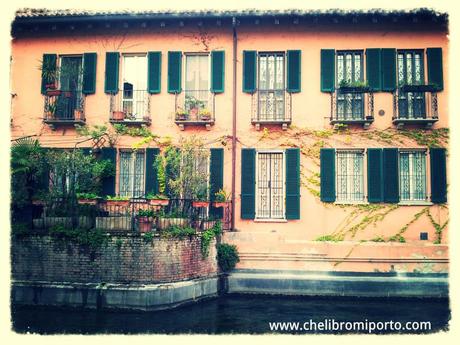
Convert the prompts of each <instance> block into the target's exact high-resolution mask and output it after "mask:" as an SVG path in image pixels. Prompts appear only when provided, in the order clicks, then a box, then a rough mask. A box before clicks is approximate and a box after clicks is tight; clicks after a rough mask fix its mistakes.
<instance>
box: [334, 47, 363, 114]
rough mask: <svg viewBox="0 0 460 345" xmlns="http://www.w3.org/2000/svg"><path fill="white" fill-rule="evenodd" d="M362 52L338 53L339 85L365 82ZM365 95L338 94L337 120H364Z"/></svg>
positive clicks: (339, 92)
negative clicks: (343, 82) (344, 82)
mask: <svg viewBox="0 0 460 345" xmlns="http://www.w3.org/2000/svg"><path fill="white" fill-rule="evenodd" d="M362 60H363V59H362V52H337V85H340V84H341V83H342V81H346V82H348V83H354V82H357V81H362V80H363V73H362V66H363V64H362ZM363 118H364V94H362V93H346V92H341V91H340V90H339V91H338V92H337V119H338V120H362V119H363Z"/></svg>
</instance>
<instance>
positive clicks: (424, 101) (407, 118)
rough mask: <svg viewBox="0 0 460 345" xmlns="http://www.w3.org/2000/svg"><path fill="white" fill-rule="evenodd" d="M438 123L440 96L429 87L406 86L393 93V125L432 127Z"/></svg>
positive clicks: (399, 126)
mask: <svg viewBox="0 0 460 345" xmlns="http://www.w3.org/2000/svg"><path fill="white" fill-rule="evenodd" d="M436 121H438V94H437V92H436V91H435V90H434V89H433V88H429V87H428V86H427V85H406V86H402V87H400V88H398V89H396V90H395V92H394V93H393V123H394V124H395V125H396V126H397V127H398V128H402V127H403V126H404V125H406V124H415V125H425V126H426V127H428V128H429V127H431V126H432V125H433V123H435V122H436Z"/></svg>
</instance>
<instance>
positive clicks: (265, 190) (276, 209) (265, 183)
mask: <svg viewBox="0 0 460 345" xmlns="http://www.w3.org/2000/svg"><path fill="white" fill-rule="evenodd" d="M256 171H257V174H256V176H257V177H256V218H268V219H284V180H285V178H284V153H283V152H257V160H256ZM243 178H244V177H243Z"/></svg>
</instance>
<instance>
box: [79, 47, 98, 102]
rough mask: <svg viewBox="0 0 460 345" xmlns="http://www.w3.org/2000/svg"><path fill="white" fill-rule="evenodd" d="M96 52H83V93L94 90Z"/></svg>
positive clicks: (89, 92) (88, 93) (86, 93)
mask: <svg viewBox="0 0 460 345" xmlns="http://www.w3.org/2000/svg"><path fill="white" fill-rule="evenodd" d="M96 63H97V54H96V53H84V54H83V90H82V92H83V93H84V94H85V95H90V94H93V93H95V92H96Z"/></svg>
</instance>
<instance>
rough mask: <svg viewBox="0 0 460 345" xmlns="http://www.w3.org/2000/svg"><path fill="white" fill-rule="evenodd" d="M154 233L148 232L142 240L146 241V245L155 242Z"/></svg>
mask: <svg viewBox="0 0 460 345" xmlns="http://www.w3.org/2000/svg"><path fill="white" fill-rule="evenodd" d="M153 237H154V235H153V232H146V233H145V234H144V235H143V236H142V238H143V239H144V242H146V243H152V242H153Z"/></svg>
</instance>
